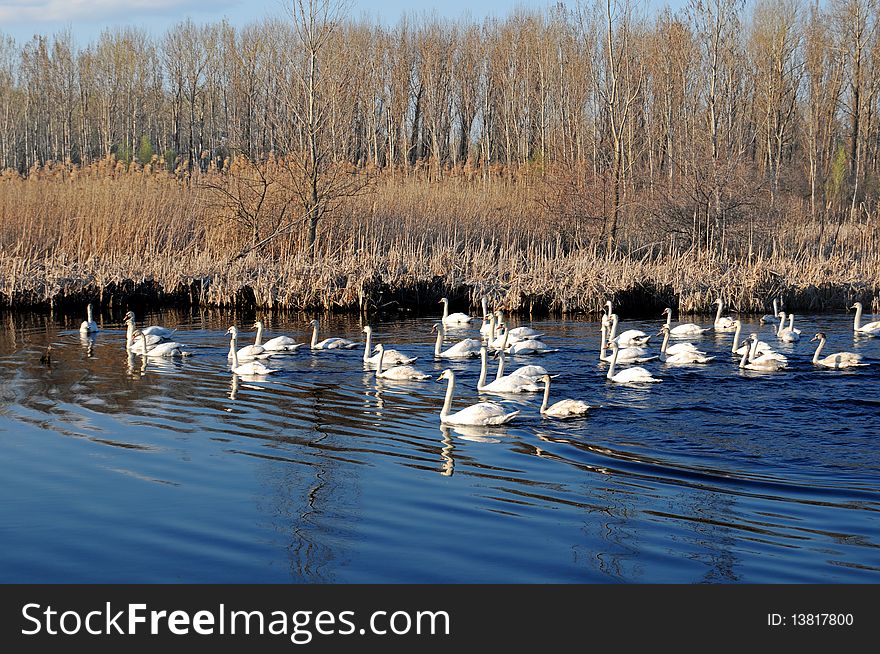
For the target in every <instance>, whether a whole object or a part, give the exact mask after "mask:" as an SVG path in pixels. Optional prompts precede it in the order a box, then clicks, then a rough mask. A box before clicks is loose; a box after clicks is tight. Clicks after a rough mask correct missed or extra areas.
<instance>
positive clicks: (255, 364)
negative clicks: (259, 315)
mask: <svg viewBox="0 0 880 654" xmlns="http://www.w3.org/2000/svg"><path fill="white" fill-rule="evenodd" d="M226 333H227V334H229V335H230V338H229V358H230V359H232V372H234V373H235V374H236V375H271V374H272V373H273V372H278V371H277V370H275V369H274V368H268V367H266V365H265V364H263V363H262V362H260V361H254V360H251V361H247V362H245V363H240V362H239V358H238V353H239V352H240V351H241V350H238V351H236V349H235V346H236V342H237V341H238V328H237V327H236V326H235V325H233V326H232V327H230V328H229V329H227V330H226ZM242 349H244V348H242Z"/></svg>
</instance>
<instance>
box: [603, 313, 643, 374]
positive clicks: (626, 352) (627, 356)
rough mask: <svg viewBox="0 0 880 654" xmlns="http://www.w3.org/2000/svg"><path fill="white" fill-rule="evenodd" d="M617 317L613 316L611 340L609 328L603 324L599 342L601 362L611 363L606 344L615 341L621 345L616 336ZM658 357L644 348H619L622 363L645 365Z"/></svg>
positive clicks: (618, 353) (618, 357)
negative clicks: (606, 351) (651, 354)
mask: <svg viewBox="0 0 880 654" xmlns="http://www.w3.org/2000/svg"><path fill="white" fill-rule="evenodd" d="M616 320H617V315H616V314H613V315H612V319H611V334H610V338H609V334H608V328H607V327H606V326H605V325H604V324H603V325H602V338H601V340H600V341H599V346H600V347H599V360H600V361H605V362H609V361H611V357H610V356H608V355H606V354H605V347H604V345H605V343H607V342H608V341H609V340H612V341H615V342H616V343H617V344H618V345H620V337H619V336H618V337H615V336H614V334H615V332H616V331H617V322H616ZM656 358H657V357H656V356H650V355H649V354H648V350H646V349H645V348H643V347H637V346H634V347H622V348H619V350H618V352H617V360H618V361H620V362H621V363H645V362H646V361H653V360H654V359H656Z"/></svg>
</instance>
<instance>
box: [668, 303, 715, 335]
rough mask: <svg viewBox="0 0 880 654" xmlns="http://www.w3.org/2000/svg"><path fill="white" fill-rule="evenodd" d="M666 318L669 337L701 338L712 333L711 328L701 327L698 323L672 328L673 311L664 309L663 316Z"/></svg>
mask: <svg viewBox="0 0 880 654" xmlns="http://www.w3.org/2000/svg"><path fill="white" fill-rule="evenodd" d="M662 315H664V316H666V326H667V327H669V335H670V336H671V337H672V338H687V337H688V336H701V335H702V334H705V333H707V332H710V331H712V328H711V327H700V326H699V325H697V324H696V323H692V322H684V323H681V324H680V325H676V326H675V327H673V326H672V309H668V308H667V309H664V310H663V314H662Z"/></svg>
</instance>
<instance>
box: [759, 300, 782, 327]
mask: <svg viewBox="0 0 880 654" xmlns="http://www.w3.org/2000/svg"><path fill="white" fill-rule="evenodd" d="M761 324H762V325H776V324H779V302H778V300H777V299H776V298H773V315H772V316H771V315H770V314H769V313H765V314H764V315H763V316H761Z"/></svg>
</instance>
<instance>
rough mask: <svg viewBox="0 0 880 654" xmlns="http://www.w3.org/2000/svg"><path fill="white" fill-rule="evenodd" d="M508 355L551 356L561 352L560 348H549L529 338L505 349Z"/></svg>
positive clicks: (541, 342)
mask: <svg viewBox="0 0 880 654" xmlns="http://www.w3.org/2000/svg"><path fill="white" fill-rule="evenodd" d="M504 351H505V352H507V353H508V354H520V355H522V354H549V353H550V352H559V349H558V348H552V347H547V344H546V343H544V342H543V341H539V340H536V339H534V338H529V339H526V340H524V341H518V342H516V343H514V344H513V345H510V346H509V347H506V348H504Z"/></svg>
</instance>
